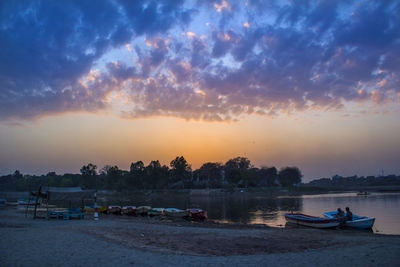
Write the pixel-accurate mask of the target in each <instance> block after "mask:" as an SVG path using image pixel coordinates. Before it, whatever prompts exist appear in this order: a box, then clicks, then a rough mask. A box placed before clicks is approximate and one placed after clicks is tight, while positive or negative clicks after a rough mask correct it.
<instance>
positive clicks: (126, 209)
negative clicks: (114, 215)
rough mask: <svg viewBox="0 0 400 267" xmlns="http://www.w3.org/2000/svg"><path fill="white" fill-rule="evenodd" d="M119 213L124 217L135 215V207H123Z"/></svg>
mask: <svg viewBox="0 0 400 267" xmlns="http://www.w3.org/2000/svg"><path fill="white" fill-rule="evenodd" d="M121 213H122V214H125V215H136V206H123V207H122V210H121Z"/></svg>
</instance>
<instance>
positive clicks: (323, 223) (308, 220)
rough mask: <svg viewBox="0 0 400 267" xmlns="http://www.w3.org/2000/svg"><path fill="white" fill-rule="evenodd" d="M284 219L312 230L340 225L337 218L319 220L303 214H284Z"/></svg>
mask: <svg viewBox="0 0 400 267" xmlns="http://www.w3.org/2000/svg"><path fill="white" fill-rule="evenodd" d="M285 219H286V221H287V222H288V223H293V224H297V225H303V226H309V227H314V228H333V227H337V226H339V224H340V221H339V220H338V219H337V218H321V217H315V216H311V215H307V214H303V213H286V214H285Z"/></svg>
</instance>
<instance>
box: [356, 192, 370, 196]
mask: <svg viewBox="0 0 400 267" xmlns="http://www.w3.org/2000/svg"><path fill="white" fill-rule="evenodd" d="M368 195H369V193H368V192H366V191H360V192H358V193H357V196H368Z"/></svg>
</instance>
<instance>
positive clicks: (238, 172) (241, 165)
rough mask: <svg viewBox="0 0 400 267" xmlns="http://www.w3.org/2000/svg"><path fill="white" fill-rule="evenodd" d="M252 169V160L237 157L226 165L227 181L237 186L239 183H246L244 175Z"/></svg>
mask: <svg viewBox="0 0 400 267" xmlns="http://www.w3.org/2000/svg"><path fill="white" fill-rule="evenodd" d="M249 168H250V160H249V159H247V158H244V157H236V158H233V159H230V160H228V161H227V162H226V163H225V177H226V180H227V181H228V182H229V183H230V184H232V185H237V184H238V183H239V182H241V183H244V180H243V178H244V173H245V171H246V170H248V169H249Z"/></svg>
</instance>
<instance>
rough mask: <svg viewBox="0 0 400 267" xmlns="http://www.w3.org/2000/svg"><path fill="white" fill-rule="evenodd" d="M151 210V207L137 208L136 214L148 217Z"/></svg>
mask: <svg viewBox="0 0 400 267" xmlns="http://www.w3.org/2000/svg"><path fill="white" fill-rule="evenodd" d="M150 209H151V207H150V206H140V207H137V208H136V214H137V215H142V216H147V214H148V212H149V210H150Z"/></svg>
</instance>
